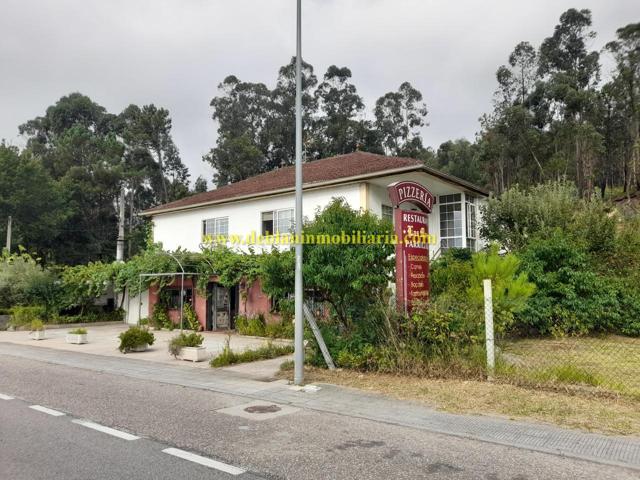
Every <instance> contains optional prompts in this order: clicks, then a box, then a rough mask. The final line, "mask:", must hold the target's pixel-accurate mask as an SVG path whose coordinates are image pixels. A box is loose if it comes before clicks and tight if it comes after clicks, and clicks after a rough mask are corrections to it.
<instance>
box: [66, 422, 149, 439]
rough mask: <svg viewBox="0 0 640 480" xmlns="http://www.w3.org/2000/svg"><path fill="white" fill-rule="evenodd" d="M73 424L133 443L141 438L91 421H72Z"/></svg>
mask: <svg viewBox="0 0 640 480" xmlns="http://www.w3.org/2000/svg"><path fill="white" fill-rule="evenodd" d="M71 422H73V423H76V424H78V425H82V426H83V427H87V428H91V429H93V430H97V431H98V432H102V433H106V434H107V435H112V436H114V437H118V438H121V439H123V440H129V441H131V440H138V439H139V438H140V437H136V436H135V435H132V434H130V433H127V432H122V431H120V430H116V429H115V428H110V427H105V426H104V425H100V424H99V423H94V422H90V421H89V420H71Z"/></svg>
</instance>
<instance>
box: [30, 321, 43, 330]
mask: <svg viewBox="0 0 640 480" xmlns="http://www.w3.org/2000/svg"><path fill="white" fill-rule="evenodd" d="M42 330H44V323H42V320H32V321H31V331H32V332H40V331H42Z"/></svg>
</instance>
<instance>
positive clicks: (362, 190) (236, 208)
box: [153, 172, 485, 257]
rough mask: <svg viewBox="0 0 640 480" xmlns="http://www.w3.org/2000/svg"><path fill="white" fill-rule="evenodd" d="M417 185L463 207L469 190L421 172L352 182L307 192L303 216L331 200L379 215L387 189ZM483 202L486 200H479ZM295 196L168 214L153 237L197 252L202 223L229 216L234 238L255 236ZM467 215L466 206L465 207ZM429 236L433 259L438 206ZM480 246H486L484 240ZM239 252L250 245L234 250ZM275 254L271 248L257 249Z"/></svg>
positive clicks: (156, 221)
mask: <svg viewBox="0 0 640 480" xmlns="http://www.w3.org/2000/svg"><path fill="white" fill-rule="evenodd" d="M400 180H413V181H417V182H419V183H421V184H423V185H424V186H425V187H426V188H427V189H428V190H429V191H431V193H433V194H434V195H435V196H436V199H438V197H439V196H440V195H449V194H452V193H461V194H462V199H463V202H464V193H465V189H464V188H463V187H461V186H459V185H456V184H453V183H449V182H446V181H444V180H440V179H439V178H437V177H433V176H431V175H428V174H426V173H423V172H419V173H415V172H414V173H409V174H399V175H390V176H386V177H380V178H376V179H370V180H367V181H361V182H354V183H350V184H345V185H339V186H333V187H326V188H318V189H312V190H308V189H306V190H305V191H304V197H303V199H304V201H303V214H304V217H305V219H312V218H313V217H314V216H315V213H316V211H317V210H318V209H319V208H320V209H321V208H323V207H325V206H326V205H327V204H328V203H329V202H330V201H331V200H332V199H333V198H336V197H342V198H344V199H345V200H346V201H347V203H348V204H349V205H350V206H351V207H352V208H355V209H360V208H367V209H369V210H370V211H371V212H373V213H375V214H376V215H381V214H382V205H391V201H390V199H389V195H388V193H387V185H389V184H391V183H393V182H396V181H400ZM476 197H478V199H479V200H480V203H484V202H485V200H484V199H483V197H480V196H479V195H476ZM294 203H295V202H294V194H293V193H288V194H282V195H274V196H269V197H262V198H258V199H252V200H246V201H240V202H233V203H226V204H220V205H214V206H208V207H200V208H195V209H190V210H183V211H179V212H172V213H164V214H159V215H156V216H154V217H153V225H154V226H153V238H154V241H155V242H161V243H162V245H163V247H164V248H165V249H167V250H175V249H177V248H184V249H187V250H189V251H194V252H196V251H199V250H200V247H199V246H200V243H201V241H202V221H203V220H205V219H209V218H216V217H228V218H229V234H230V235H234V234H236V235H242V236H245V235H251V233H252V232H255V233H256V235H258V234H260V233H261V220H262V216H261V214H262V212H266V211H271V210H279V209H284V208H293V207H294ZM463 211H464V203H463ZM478 219H479V221H480V217H478ZM464 232H465V223H464V215H463V242H464V244H466V235H465V234H464ZM429 233H431V234H433V235H435V236H436V239H437V244H434V245H431V246H430V255H431V256H432V257H433V256H434V255H436V254H437V253H438V250H439V248H440V209H439V204H438V202H437V201H436V204H435V206H434V209H433V211H432V212H431V214H430V215H429ZM478 241H479V244H480V245H482V242H481V240H480V239H478ZM231 246H233V247H235V248H238V249H240V250H246V249H247V248H248V247H247V246H242V245H231ZM253 248H254V249H255V250H259V249H260V248H265V249H271V246H254V247H253Z"/></svg>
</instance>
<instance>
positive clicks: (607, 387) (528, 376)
mask: <svg viewBox="0 0 640 480" xmlns="http://www.w3.org/2000/svg"><path fill="white" fill-rule="evenodd" d="M502 347H503V351H502V357H503V359H504V360H505V361H506V362H507V369H506V371H505V373H506V374H507V376H510V377H511V378H521V379H523V380H531V381H533V382H540V383H551V384H583V385H590V386H593V387H597V388H598V389H599V390H603V391H611V392H616V393H622V394H625V395H629V396H632V397H636V398H640V339H638V338H629V337H620V336H615V335H610V336H607V337H588V338H585V337H578V338H576V337H573V338H561V339H526V340H519V341H516V342H508V343H505V344H503V345H502Z"/></svg>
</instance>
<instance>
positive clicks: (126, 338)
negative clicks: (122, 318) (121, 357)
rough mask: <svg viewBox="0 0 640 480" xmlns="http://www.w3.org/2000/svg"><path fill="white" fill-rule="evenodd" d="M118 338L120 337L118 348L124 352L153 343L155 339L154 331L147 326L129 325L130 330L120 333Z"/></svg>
mask: <svg viewBox="0 0 640 480" xmlns="http://www.w3.org/2000/svg"><path fill="white" fill-rule="evenodd" d="M118 338H119V339H120V345H119V346H118V350H120V351H121V352H122V353H128V352H130V351H131V350H133V349H135V348H137V347H142V346H144V345H153V342H154V341H155V337H154V335H153V333H151V332H150V331H149V330H147V329H146V328H141V327H129V329H128V330H126V331H124V332H122V333H121V334H120V335H118Z"/></svg>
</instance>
